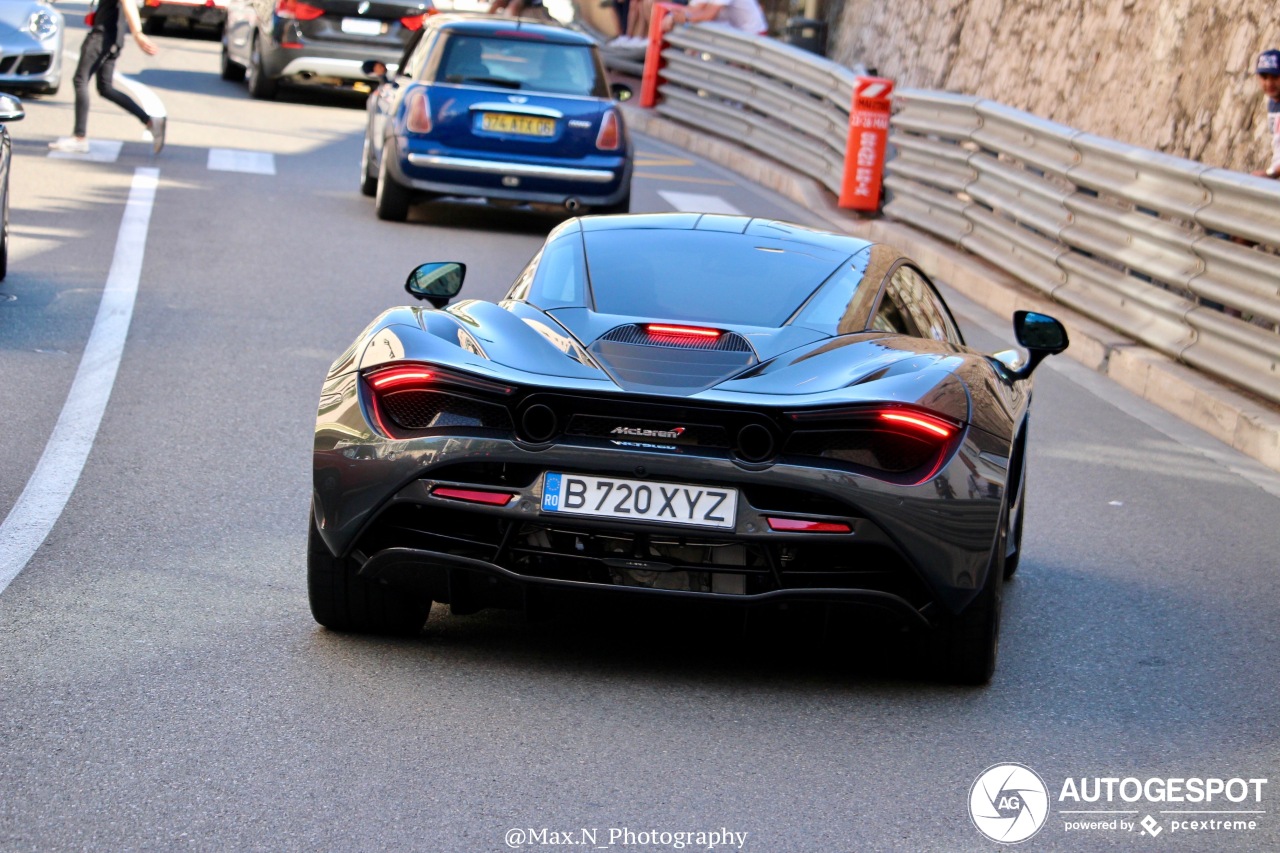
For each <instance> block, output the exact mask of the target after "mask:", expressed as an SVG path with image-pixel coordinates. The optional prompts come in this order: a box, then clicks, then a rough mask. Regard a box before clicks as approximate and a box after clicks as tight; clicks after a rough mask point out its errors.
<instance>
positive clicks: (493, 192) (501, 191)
mask: <svg viewBox="0 0 1280 853" xmlns="http://www.w3.org/2000/svg"><path fill="white" fill-rule="evenodd" d="M384 156H385V155H384ZM631 168H632V166H631V160H630V158H628V157H617V158H609V159H608V160H604V158H597V159H595V160H592V161H586V162H584V161H568V162H547V161H545V160H544V161H536V160H530V159H526V160H513V159H485V158H482V157H474V156H466V155H465V154H463V153H454V152H451V153H448V154H445V153H417V152H410V153H409V155H408V157H406V158H403V159H402V158H400V157H394V158H393V159H392V162H391V171H392V173H393V174H394V175H395V177H396V180H398V181H399V182H400V183H402V184H404V185H405V186H407V187H410V188H412V189H414V190H416V191H418V192H421V193H427V194H431V195H441V196H462V197H467V198H490V199H502V200H509V201H518V202H537V203H543V204H557V205H559V204H564V203H565V202H566V201H568V200H569V199H577V200H578V202H580V203H581V204H584V205H586V206H588V207H602V206H607V205H612V204H618V203H620V202H621V201H623V200H624V199H626V198H627V197H628V196H629V195H630V194H631Z"/></svg>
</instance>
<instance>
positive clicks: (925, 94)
mask: <svg viewBox="0 0 1280 853" xmlns="http://www.w3.org/2000/svg"><path fill="white" fill-rule="evenodd" d="M662 58H663V60H664V62H665V67H664V69H663V72H662V74H663V78H664V82H663V84H662V86H661V87H660V89H659V92H660V95H661V98H662V100H661V102H660V103H659V105H658V107H657V111H658V112H659V113H660V114H662V115H664V116H667V117H669V118H673V119H676V120H678V121H680V122H682V123H685V124H688V125H691V126H693V127H696V128H699V129H701V130H705V131H708V132H710V133H714V134H717V135H720V136H723V137H725V138H728V139H730V140H733V141H735V142H737V143H740V144H743V145H746V146H748V147H750V148H753V149H755V150H756V151H758V152H760V153H761V154H763V155H765V156H768V157H771V158H773V159H775V160H778V161H780V162H782V163H784V164H786V165H788V166H790V167H791V168H793V169H796V170H797V171H800V172H802V173H804V174H806V175H808V176H810V177H812V178H814V179H815V180H817V181H818V182H819V183H821V184H822V185H824V186H825V187H827V188H828V189H829V190H831V191H832V192H835V193H839V190H840V185H841V181H842V178H843V174H844V160H845V144H846V139H847V133H848V121H849V106H850V101H851V99H852V92H853V81H854V80H855V79H856V77H857V74H856V73H855V71H853V70H851V69H849V68H845V67H844V66H840V65H837V64H835V63H833V62H830V61H828V60H825V59H823V58H821V57H818V56H815V55H814V54H811V53H808V52H806V51H803V50H799V49H797V48H794V47H791V46H788V45H784V44H781V43H778V42H775V41H772V40H770V39H766V38H757V37H754V36H747V35H744V34H742V33H739V32H737V31H735V30H732V29H730V28H728V27H724V26H721V25H716V24H702V25H697V26H688V27H677V28H676V29H675V30H673V31H672V32H671V33H670V35H669V37H668V45H667V47H666V48H665V49H664V50H663V52H662ZM889 142H890V146H891V154H892V158H891V159H890V160H889V162H888V163H887V164H886V166H885V172H886V178H885V187H886V190H887V203H886V204H885V206H884V213H885V214H886V215H887V216H890V217H892V218H894V219H897V220H900V221H902V222H903V223H905V224H908V225H911V226H913V227H915V228H918V229H920V230H923V231H927V232H929V233H931V234H933V235H935V236H937V237H940V238H942V239H944V240H947V241H949V242H951V243H954V244H957V245H959V246H961V247H963V248H965V249H966V250H968V251H970V252H972V253H973V254H975V255H978V256H980V257H982V258H984V259H986V260H987V261H989V262H990V263H992V264H993V265H995V266H996V267H998V268H1000V269H1002V270H1004V271H1006V272H1008V273H1009V274H1011V275H1013V276H1014V277H1016V278H1018V279H1020V280H1021V281H1023V282H1025V283H1026V284H1028V285H1030V286H1031V287H1032V288H1034V289H1036V290H1038V291H1040V292H1041V293H1043V294H1044V295H1046V296H1048V297H1050V298H1051V299H1053V300H1056V301H1058V302H1061V303H1063V304H1065V305H1068V306H1070V307H1072V308H1073V309H1075V310H1077V311H1079V312H1080V313H1082V314H1084V315H1086V316H1089V317H1091V318H1093V319H1095V320H1098V321H1100V322H1102V323H1104V324H1106V325H1108V326H1111V327H1112V328H1114V329H1116V330H1117V331H1119V332H1121V333H1123V334H1125V335H1127V336H1129V337H1132V338H1134V339H1136V340H1138V341H1141V342H1142V343H1144V344H1146V345H1148V346H1150V347H1151V348H1153V349H1155V350H1157V351H1158V352H1161V353H1164V354H1165V355H1168V356H1170V357H1172V358H1175V359H1178V360H1180V361H1182V362H1184V363H1186V364H1189V365H1191V366H1193V367H1196V368H1198V369H1200V370H1202V371H1204V372H1205V373H1208V374H1212V375H1213V376H1215V377H1218V378H1220V379H1223V380H1225V381H1227V382H1230V383H1232V384H1235V385H1236V386H1238V387H1241V388H1244V389H1247V390H1249V391H1251V392H1253V393H1256V394H1258V395H1260V396H1262V397H1265V398H1267V399H1269V400H1271V401H1272V402H1275V403H1280V184H1277V182H1275V181H1269V180H1264V179H1260V178H1254V177H1252V176H1250V175H1244V174H1241V173H1238V172H1230V171H1227V170H1225V169H1215V168H1211V167H1208V166H1205V165H1204V164H1201V163H1195V162H1192V161H1189V160H1183V159H1180V158H1176V157H1171V156H1169V155H1165V154H1161V153H1158V152H1154V151H1149V150H1145V149H1142V148H1137V147H1134V146H1130V145H1126V144H1123V143H1120V142H1116V141H1114V140H1110V139H1106V138H1103V137H1100V136H1095V135H1092V134H1088V133H1084V132H1082V131H1079V130H1075V129H1073V128H1069V127H1065V126H1063V125H1060V124H1056V123H1054V122H1050V121H1047V120H1045V119H1041V118H1037V117H1036V116H1033V115H1031V114H1029V113H1025V112H1022V111H1020V110H1015V109H1012V108H1010V107H1007V106H1004V105H1002V104H998V103H996V102H994V101H988V100H982V99H979V98H974V97H969V96H964V95H955V94H949V93H943V92H931V91H923V90H899V91H898V92H897V93H896V97H895V114H894V116H893V119H892V121H891V135H890V140H889Z"/></svg>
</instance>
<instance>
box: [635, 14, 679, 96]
mask: <svg viewBox="0 0 1280 853" xmlns="http://www.w3.org/2000/svg"><path fill="white" fill-rule="evenodd" d="M631 2H633V3H639V2H640V0H631ZM680 8H682V7H681V6H679V5H678V4H676V3H654V4H653V15H652V17H651V18H650V19H649V47H648V48H647V49H646V50H645V53H644V76H643V77H642V78H640V106H642V107H644V108H645V109H652V108H653V107H655V106H657V104H658V83H659V82H660V81H661V76H662V75H661V72H662V65H663V63H662V48H663V47H665V46H666V44H667V30H666V24H667V18H668V17H670V16H671V15H672V14H673V13H674V12H675V10H676V9H680Z"/></svg>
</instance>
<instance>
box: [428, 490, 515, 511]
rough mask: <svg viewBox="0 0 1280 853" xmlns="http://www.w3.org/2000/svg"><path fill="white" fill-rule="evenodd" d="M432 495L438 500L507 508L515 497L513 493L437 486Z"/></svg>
mask: <svg viewBox="0 0 1280 853" xmlns="http://www.w3.org/2000/svg"><path fill="white" fill-rule="evenodd" d="M431 494H432V495H433V496H434V497H437V498H449V499H450V500H455V501H466V502H467V503H473V504H486V505H488V506H506V505H507V504H509V503H511V499H512V498H514V497H515V495H514V494H512V493H511V492H482V491H480V490H479V489H455V488H452V487H450V486H436V487H435V488H434V489H432V490H431Z"/></svg>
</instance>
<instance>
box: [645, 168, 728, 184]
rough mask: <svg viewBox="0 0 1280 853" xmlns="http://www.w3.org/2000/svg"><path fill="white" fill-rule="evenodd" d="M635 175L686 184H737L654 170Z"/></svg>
mask: <svg viewBox="0 0 1280 853" xmlns="http://www.w3.org/2000/svg"><path fill="white" fill-rule="evenodd" d="M635 177H637V178H647V179H649V180H653V181H677V182H679V183H685V184H711V185H712V186H718V187H732V186H736V184H734V182H733V181H721V180H718V179H716V178H691V177H689V176H688V175H659V174H655V173H653V172H636V173H635Z"/></svg>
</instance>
